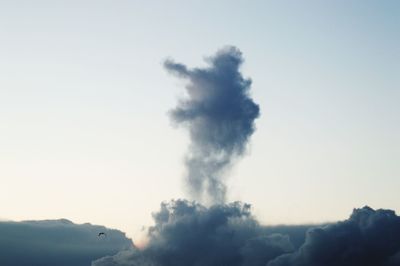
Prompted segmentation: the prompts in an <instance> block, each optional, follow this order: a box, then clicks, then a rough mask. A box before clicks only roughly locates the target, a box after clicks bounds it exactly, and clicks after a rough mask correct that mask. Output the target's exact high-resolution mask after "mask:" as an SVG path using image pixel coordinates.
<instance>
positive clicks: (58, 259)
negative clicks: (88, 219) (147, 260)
mask: <svg viewBox="0 0 400 266" xmlns="http://www.w3.org/2000/svg"><path fill="white" fill-rule="evenodd" d="M99 232H106V233H107V237H104V238H101V239H99V238H98V237H97V235H98V233H99ZM131 247H132V241H131V240H130V239H128V238H126V237H125V234H124V233H122V232H120V231H118V230H111V229H107V228H105V227H104V226H96V225H91V224H74V223H72V222H70V221H68V220H65V219H62V220H46V221H24V222H0V265H2V266H87V265H90V263H91V261H93V260H95V259H98V258H101V257H104V256H107V255H112V254H115V253H117V252H118V251H121V250H123V249H129V248H131Z"/></svg>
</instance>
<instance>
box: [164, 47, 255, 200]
mask: <svg viewBox="0 0 400 266" xmlns="http://www.w3.org/2000/svg"><path fill="white" fill-rule="evenodd" d="M207 62H208V63H209V66H208V67H207V68H193V69H189V68H188V67H187V66H185V65H183V64H179V63H175V62H173V61H171V60H167V61H166V62H165V63H164V66H165V68H166V69H167V70H168V71H169V72H171V73H173V74H176V75H177V76H178V77H180V78H184V79H186V80H187V81H188V84H187V85H186V90H187V94H188V98H187V99H184V100H181V101H180V103H179V104H178V106H177V107H176V108H175V109H173V110H172V111H171V117H172V119H173V121H175V122H176V123H178V124H183V125H185V126H186V127H187V128H188V129H189V132H190V140H191V143H190V147H189V152H188V153H187V156H186V159H185V163H186V167H187V171H188V173H187V184H188V187H189V190H190V191H189V194H190V195H191V196H193V197H194V199H196V200H199V201H202V202H211V203H223V202H224V201H225V194H226V186H225V184H224V182H223V180H222V176H223V172H224V170H226V169H227V168H228V167H229V166H230V164H231V162H232V160H233V159H234V158H235V157H237V156H240V155H242V154H243V152H244V151H245V148H246V144H247V142H248V140H249V137H250V136H251V135H252V133H253V132H254V120H255V119H256V118H257V117H258V116H259V107H258V105H257V104H255V103H254V102H253V100H252V99H251V98H250V96H249V94H248V93H249V89H250V85H251V80H250V79H245V78H243V76H242V74H241V73H240V71H239V68H240V65H241V64H242V62H243V58H242V54H241V52H240V51H239V50H238V49H237V48H235V47H226V48H224V49H222V50H220V51H218V52H217V53H216V55H214V56H213V57H211V58H208V60H207Z"/></svg>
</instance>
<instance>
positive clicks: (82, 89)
mask: <svg viewBox="0 0 400 266" xmlns="http://www.w3.org/2000/svg"><path fill="white" fill-rule="evenodd" d="M399 13H400V2H399V1H98V0H97V1H70V0H69V1H54V0H51V1H50V0H49V1H2V2H0V25H1V26H0V59H1V60H0V181H1V184H2V185H1V186H0V201H1V202H2V203H3V204H2V205H1V207H0V218H3V219H12V220H21V219H47V218H59V217H65V218H68V219H71V220H73V221H75V222H87V221H89V222H92V223H97V224H104V225H106V226H110V227H116V228H119V229H121V230H123V231H126V232H128V233H129V234H130V235H131V236H135V235H137V234H138V232H139V230H140V228H141V226H142V225H148V224H149V223H150V221H151V215H150V213H151V212H152V211H155V210H156V209H157V208H158V205H159V203H160V202H161V201H163V200H169V199H171V198H177V197H184V196H185V195H184V193H183V189H182V186H183V182H182V177H183V174H184V165H183V163H182V159H183V155H184V152H185V150H186V147H187V143H188V140H187V136H186V134H185V133H186V132H185V131H184V130H183V129H178V130H177V129H174V128H173V127H171V124H170V121H169V118H168V117H167V115H166V113H167V111H168V110H169V109H171V108H173V107H174V106H175V105H176V101H177V98H178V97H180V96H181V95H182V94H183V88H182V85H183V84H182V83H181V82H180V81H178V80H176V79H174V78H173V77H170V76H168V74H167V73H166V72H165V71H164V69H163V68H162V66H161V62H162V61H163V60H164V59H165V58H167V57H172V58H174V59H176V60H177V61H180V62H183V63H185V64H187V65H189V66H199V65H200V66H202V65H204V61H203V58H204V56H207V55H211V54H213V53H214V52H215V51H216V50H217V49H219V48H221V47H223V46H224V45H228V44H229V45H235V46H237V47H238V48H239V49H240V50H241V51H242V52H243V55H244V58H245V60H246V61H245V63H244V66H243V72H244V74H245V76H249V77H251V78H252V79H253V86H252V95H253V97H254V100H255V101H256V102H257V103H259V104H260V107H261V113H262V114H261V117H260V118H259V119H258V120H257V121H256V125H257V131H256V133H255V134H254V135H253V137H252V140H251V144H250V147H249V152H248V154H247V156H246V157H245V158H244V159H243V160H241V161H240V162H239V163H238V164H237V165H236V167H234V169H233V170H232V173H231V174H230V177H229V179H228V180H229V181H228V183H229V192H228V194H229V199H230V200H243V201H246V202H249V203H252V204H253V209H254V212H255V214H256V215H257V217H259V219H260V220H261V221H262V222H264V223H269V224H276V223H304V222H321V221H328V220H337V219H343V218H345V217H346V216H347V215H348V213H349V212H350V211H351V210H352V209H353V208H354V207H361V206H363V205H365V204H368V205H371V207H374V208H391V209H395V210H397V211H399V210H400V198H399V194H398V188H399V187H400V166H399V160H400V152H399V151H400V139H399V137H398V136H399V135H400V121H399V120H400V105H399V104H398V103H399V101H400V91H399V86H400V78H399V77H400V75H399V72H400V63H399V62H400V49H399V47H400V31H399V29H400V16H399Z"/></svg>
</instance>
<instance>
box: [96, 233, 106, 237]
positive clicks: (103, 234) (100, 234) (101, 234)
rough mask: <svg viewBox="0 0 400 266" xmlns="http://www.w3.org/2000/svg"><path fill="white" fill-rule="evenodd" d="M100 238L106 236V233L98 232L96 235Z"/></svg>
mask: <svg viewBox="0 0 400 266" xmlns="http://www.w3.org/2000/svg"><path fill="white" fill-rule="evenodd" d="M101 236H106V233H104V232H100V233H99V234H98V235H97V237H101Z"/></svg>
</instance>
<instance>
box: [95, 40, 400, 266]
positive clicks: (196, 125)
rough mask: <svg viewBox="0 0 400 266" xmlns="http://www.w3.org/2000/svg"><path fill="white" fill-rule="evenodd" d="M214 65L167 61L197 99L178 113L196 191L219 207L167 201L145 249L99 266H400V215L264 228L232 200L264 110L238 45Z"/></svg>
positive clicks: (361, 214) (360, 212)
mask: <svg viewBox="0 0 400 266" xmlns="http://www.w3.org/2000/svg"><path fill="white" fill-rule="evenodd" d="M209 63H210V66H209V67H208V68H205V69H197V68H195V69H188V68H187V67H186V66H185V65H182V64H177V63H173V62H171V61H167V62H166V63H165V67H166V68H167V69H168V70H169V71H171V72H172V73H175V74H177V75H178V76H179V77H182V78H185V79H187V80H188V85H187V87H186V89H187V91H188V95H189V97H188V99H186V100H183V101H181V102H180V104H179V105H178V107H177V108H176V109H174V110H173V111H172V112H171V115H172V118H173V119H174V121H176V122H178V123H183V124H184V125H186V126H187V127H188V128H189V130H190V138H191V145H190V149H189V154H188V155H187V159H186V164H187V167H188V183H189V185H190V188H191V192H192V193H194V195H195V198H197V199H204V198H206V199H207V197H208V198H209V200H211V203H214V204H212V205H210V206H208V207H207V206H204V205H201V204H199V203H196V202H191V201H186V200H176V201H171V202H169V203H162V204H161V209H160V211H159V212H157V213H155V214H153V218H154V222H155V225H154V226H152V227H150V228H149V230H148V235H147V236H148V240H149V241H148V244H147V245H146V246H145V247H144V248H143V249H136V248H133V249H132V250H128V251H122V252H119V253H118V254H116V255H114V256H107V257H104V258H101V259H99V260H97V261H94V262H93V263H92V266H399V265H400V217H399V216H397V215H396V214H395V213H394V212H393V211H390V210H373V209H371V208H369V207H364V208H362V209H355V210H354V211H353V214H352V215H351V216H350V218H349V219H348V220H345V221H342V222H337V223H332V224H328V225H324V226H322V225H321V226H314V228H307V226H281V227H279V226H278V227H264V226H261V225H260V224H259V223H258V222H257V221H256V219H255V218H254V217H253V216H252V215H251V213H250V206H249V205H247V204H243V203H240V202H235V203H230V204H227V203H224V198H225V192H226V188H225V185H224V183H223V180H222V179H221V177H222V174H223V172H224V170H225V169H227V167H228V166H229V165H230V164H231V162H232V160H233V159H234V158H235V157H236V156H240V155H242V154H243V152H244V150H245V146H246V143H247V141H248V139H249V137H250V136H251V134H252V133H253V131H254V124H253V123H254V119H255V118H257V116H258V115H259V108H258V106H257V105H256V104H255V103H254V102H253V101H252V100H251V99H250V98H249V96H248V90H249V87H250V81H249V80H246V79H244V78H243V77H242V76H241V74H240V72H239V66H240V64H241V63H242V57H241V54H240V52H239V51H238V50H237V49H236V48H233V47H228V48H225V49H223V50H221V51H219V52H218V53H217V54H216V55H215V56H214V57H212V58H210V59H209ZM203 202H204V201H203ZM306 229H308V231H307V233H305V230H306Z"/></svg>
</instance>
